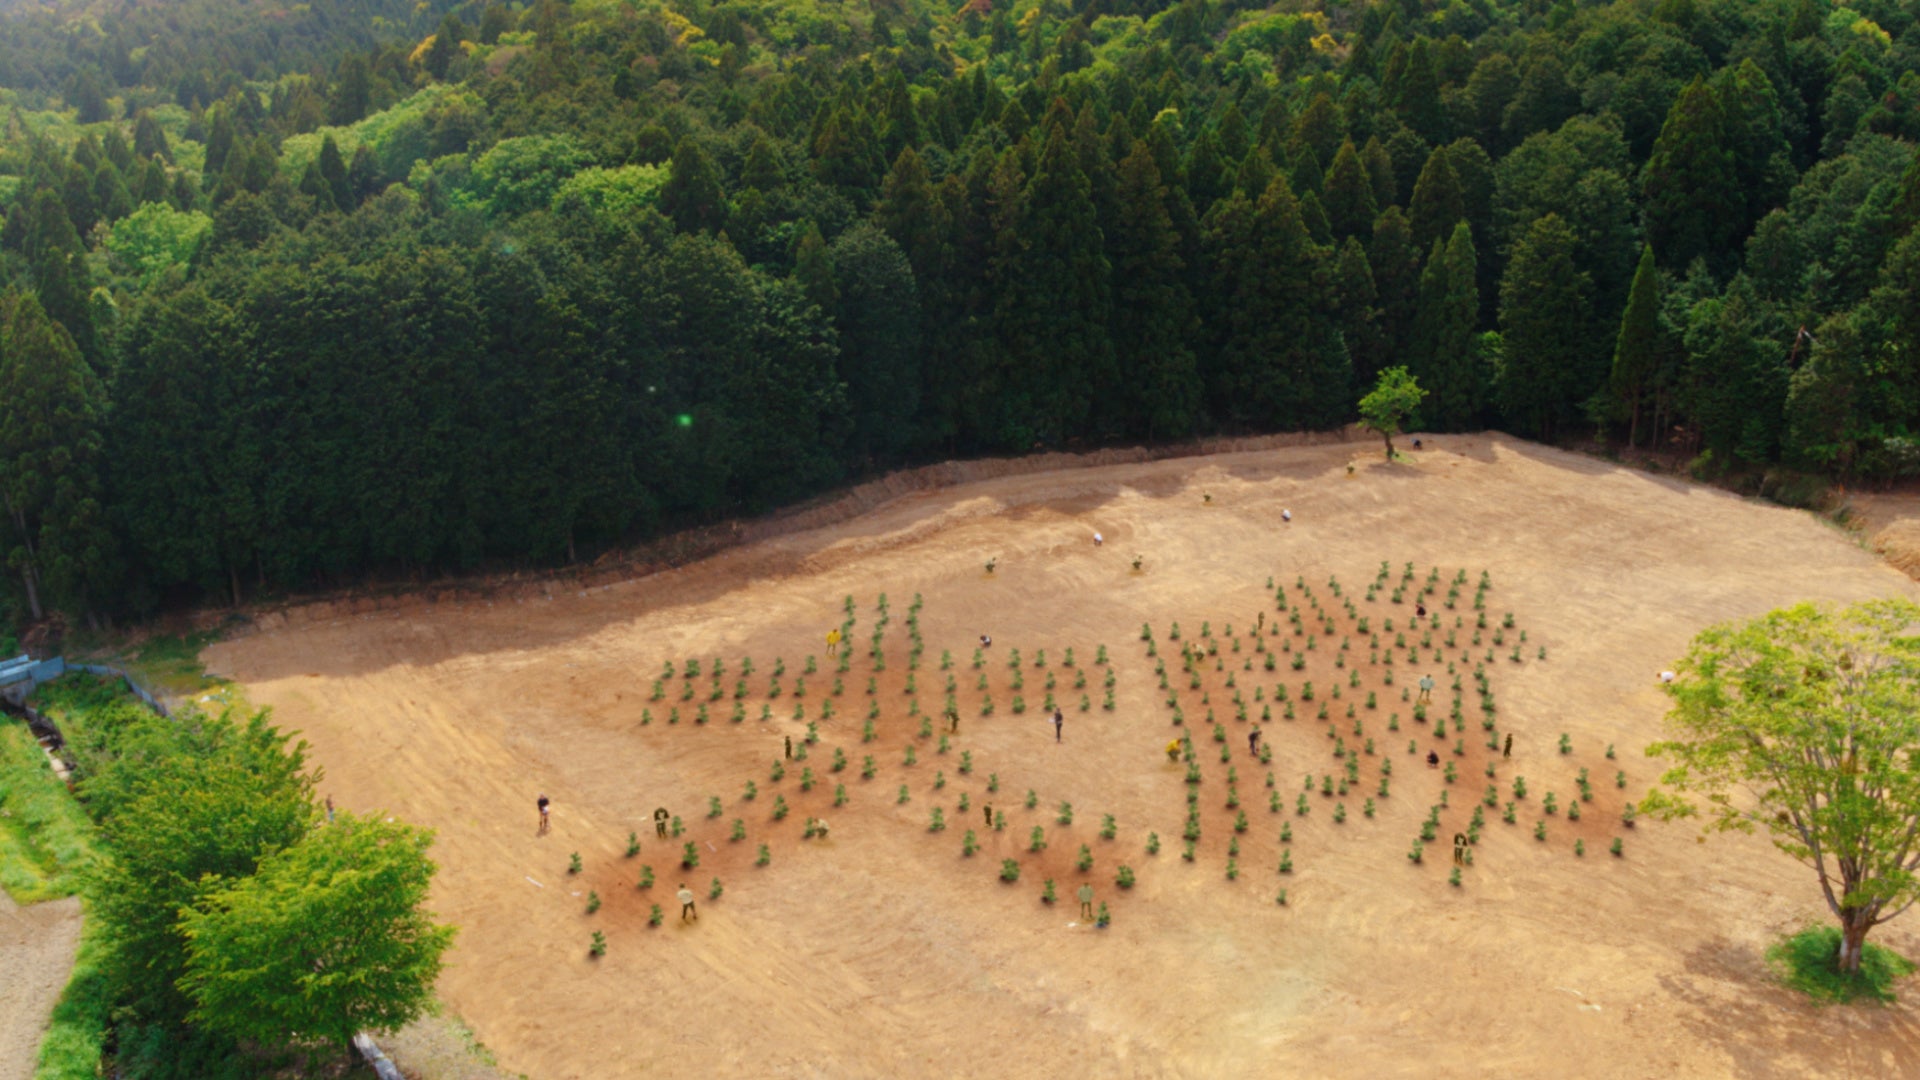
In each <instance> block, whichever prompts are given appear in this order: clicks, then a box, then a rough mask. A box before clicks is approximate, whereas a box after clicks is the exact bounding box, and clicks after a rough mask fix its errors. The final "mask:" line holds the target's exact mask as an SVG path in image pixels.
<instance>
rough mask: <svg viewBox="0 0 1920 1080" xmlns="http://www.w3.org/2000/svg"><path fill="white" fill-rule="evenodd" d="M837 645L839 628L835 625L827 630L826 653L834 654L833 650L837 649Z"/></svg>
mask: <svg viewBox="0 0 1920 1080" xmlns="http://www.w3.org/2000/svg"><path fill="white" fill-rule="evenodd" d="M839 647H840V628H839V627H837V626H836V627H834V628H833V629H832V630H829V631H827V655H828V656H832V655H833V654H834V650H836V649H838V648H839Z"/></svg>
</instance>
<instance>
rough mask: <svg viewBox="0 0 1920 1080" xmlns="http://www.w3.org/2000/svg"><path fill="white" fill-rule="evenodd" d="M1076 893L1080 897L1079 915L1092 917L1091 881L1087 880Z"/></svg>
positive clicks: (1085, 917)
mask: <svg viewBox="0 0 1920 1080" xmlns="http://www.w3.org/2000/svg"><path fill="white" fill-rule="evenodd" d="M1077 895H1078V896H1079V897H1080V917H1081V918H1083V919H1091V918H1093V883H1092V882H1088V883H1087V884H1085V885H1082V886H1080V892H1079V893H1078V894H1077Z"/></svg>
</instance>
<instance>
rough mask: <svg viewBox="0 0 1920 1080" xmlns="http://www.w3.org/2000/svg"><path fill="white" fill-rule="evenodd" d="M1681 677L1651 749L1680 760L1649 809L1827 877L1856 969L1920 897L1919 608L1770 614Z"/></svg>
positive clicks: (1843, 961) (1723, 632)
mask: <svg viewBox="0 0 1920 1080" xmlns="http://www.w3.org/2000/svg"><path fill="white" fill-rule="evenodd" d="M1674 670H1675V673H1676V678H1675V680H1674V681H1673V682H1672V683H1671V684H1670V685H1669V687H1668V691H1669V693H1670V694H1671V696H1672V698H1673V701H1674V706H1673V709H1672V711H1671V712H1669V713H1668V717H1667V723H1668V729H1669V733H1670V738H1668V739H1667V740H1666V741H1663V742H1659V743H1656V744H1654V745H1653V746H1651V747H1649V748H1648V752H1649V753H1650V754H1653V755H1655V756H1658V757H1667V758H1671V759H1673V760H1674V761H1675V762H1676V764H1675V765H1674V767H1673V768H1671V769H1669V770H1668V771H1667V772H1666V773H1665V774H1664V775H1663V776H1662V777H1661V783H1662V784H1665V785H1666V786H1667V788H1668V789H1670V790H1668V791H1665V792H1659V791H1656V792H1655V793H1653V795H1651V796H1650V797H1649V799H1648V801H1647V803H1646V804H1645V807H1646V808H1647V809H1649V810H1651V811H1653V812H1655V813H1658V814H1662V815H1664V816H1667V817H1670V818H1678V817H1695V816H1697V817H1699V818H1701V819H1702V821H1703V823H1704V825H1705V826H1706V828H1708V829H1710V830H1713V831H1720V832H1726V831H1738V832H1756V831H1758V832H1764V833H1765V834H1766V835H1767V837H1768V838H1769V839H1770V840H1772V841H1773V844H1774V846H1775V847H1777V848H1779V849H1780V850H1781V851H1782V852H1784V853H1785V854H1787V855H1788V856H1790V857H1792V858H1794V859H1796V860H1798V861H1799V862H1801V863H1803V864H1805V865H1806V866H1807V867H1808V868H1810V869H1811V870H1813V871H1814V874H1815V876H1816V878H1817V880H1818V882H1819V886H1820V895H1821V898H1822V899H1823V900H1824V901H1825V902H1826V905H1827V908H1828V910H1830V911H1831V912H1833V914H1834V916H1835V917H1836V918H1837V919H1838V920H1839V922H1840V927H1841V930H1842V939H1841V945H1840V950H1839V954H1838V955H1837V956H1836V957H1835V958H1834V962H1835V965H1836V966H1837V968H1838V969H1839V970H1840V971H1842V972H1848V973H1851V972H1857V971H1858V970H1859V967H1860V955H1861V947H1862V945H1863V943H1864V942H1865V940H1866V936H1867V932H1868V931H1869V930H1872V929H1873V928H1874V927H1876V926H1879V925H1880V924H1882V923H1885V922H1887V921H1889V920H1891V919H1894V918H1896V917H1898V916H1899V915H1900V914H1902V913H1903V912H1905V911H1906V910H1907V909H1908V908H1910V907H1912V906H1913V904H1914V902H1915V901H1916V900H1920V874H1917V873H1916V872H1917V871H1920V604H1915V603H1913V602H1911V601H1908V600H1877V601H1866V602H1862V603H1859V604H1855V605H1853V606H1851V607H1847V608H1844V609H1838V610H1836V609H1832V608H1821V607H1816V606H1813V605H1811V604H1802V605H1799V606H1797V607H1792V608H1786V609H1783V610H1779V611H1773V612H1769V613H1768V614H1766V615H1763V616H1761V617H1760V618H1758V619H1754V620H1751V621H1749V622H1745V623H1740V624H1730V625H1724V626H1718V627H1714V628H1712V629H1710V630H1707V631H1704V632H1702V633H1701V634H1700V635H1699V636H1698V637H1696V638H1695V639H1694V643H1693V647H1692V649H1691V650H1689V652H1688V653H1687V656H1686V658H1685V659H1683V660H1681V661H1680V663H1679V664H1678V665H1677V666H1676V667H1675V669H1674ZM1694 796H1698V797H1699V799H1700V800H1701V801H1695V799H1694V798H1693V797H1694Z"/></svg>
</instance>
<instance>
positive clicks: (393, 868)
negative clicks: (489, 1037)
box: [180, 814, 453, 1052]
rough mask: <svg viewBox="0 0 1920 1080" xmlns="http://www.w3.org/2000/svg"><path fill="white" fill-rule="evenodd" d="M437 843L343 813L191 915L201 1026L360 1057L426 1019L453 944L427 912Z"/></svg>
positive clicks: (190, 970)
mask: <svg viewBox="0 0 1920 1080" xmlns="http://www.w3.org/2000/svg"><path fill="white" fill-rule="evenodd" d="M432 842H433V834H432V833H430V832H428V831H427V830H425V829H417V828H414V827H412V826H409V825H403V824H395V823H389V822H386V821H383V820H380V819H379V818H375V817H357V816H355V815H352V814H341V815H340V816H339V818H338V819H337V820H336V822H335V823H334V824H332V825H328V826H324V827H322V828H318V829H315V830H313V831H312V832H310V833H308V834H307V836H305V837H304V838H302V839H301V840H300V842H298V843H296V844H294V845H292V846H291V847H288V848H285V849H284V850H282V851H279V852H277V853H275V854H272V855H269V856H267V857H266V858H265V859H262V860H261V861H260V866H259V869H258V870H257V871H256V872H255V873H254V874H253V876H252V877H248V878H241V879H239V880H237V881H233V882H231V883H224V882H223V883H221V884H220V885H219V886H217V887H215V888H214V889H212V890H211V891H210V892H209V893H208V894H207V895H206V896H205V897H204V899H203V900H202V901H201V903H200V904H199V905H197V907H195V908H190V909H187V910H186V911H184V912H182V913H181V929H182V930H183V931H184V932H185V935H186V938H187V942H188V945H187V948H188V960H187V973H186V976H185V977H184V978H182V979H181V980H180V986H181V988H182V989H184V990H185V991H186V992H187V994H188V995H189V996H190V997H191V998H192V999H193V1002H194V1010H193V1014H192V1015H193V1018H194V1019H196V1020H199V1021H200V1022H202V1023H204V1024H206V1025H207V1026H208V1027H211V1028H216V1029H218V1030H221V1031H225V1032H227V1033H228V1034H231V1035H233V1036H235V1037H237V1038H241V1039H248V1040H253V1041H257V1042H262V1043H266V1044H269V1045H273V1044H277V1043H280V1042H283V1041H291V1042H317V1043H323V1044H331V1045H334V1046H338V1047H342V1048H345V1049H347V1050H348V1051H349V1052H351V1040H352V1038H353V1035H354V1033H355V1032H357V1031H362V1030H375V1031H382V1030H391V1029H394V1028H398V1027H401V1026H403V1025H405V1024H407V1023H408V1022H410V1021H412V1020H413V1019H414V1018H415V1017H418V1016H419V1015H420V1014H421V1013H422V1012H424V1011H425V1010H426V1008H427V1006H428V1005H430V1004H431V1003H432V1000H433V984H434V981H435V980H436V979H437V978H439V976H440V955H441V953H443V952H445V951H446V949H447V946H448V945H450V944H451V943H452V941H453V928H452V927H449V926H443V925H440V924H437V923H435V922H434V921H433V920H432V918H431V917H430V916H429V915H428V914H427V913H426V912H425V911H423V910H421V907H420V905H421V904H422V903H423V902H425V900H426V896H427V888H428V886H429V885H430V884H431V883H432V880H433V872H434V865H433V862H432V860H430V859H428V858H427V846H428V845H429V844H431V843H432Z"/></svg>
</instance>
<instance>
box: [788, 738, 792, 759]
mask: <svg viewBox="0 0 1920 1080" xmlns="http://www.w3.org/2000/svg"><path fill="white" fill-rule="evenodd" d="M787 760H788V761H792V760H793V736H791V735H789V736H787Z"/></svg>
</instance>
